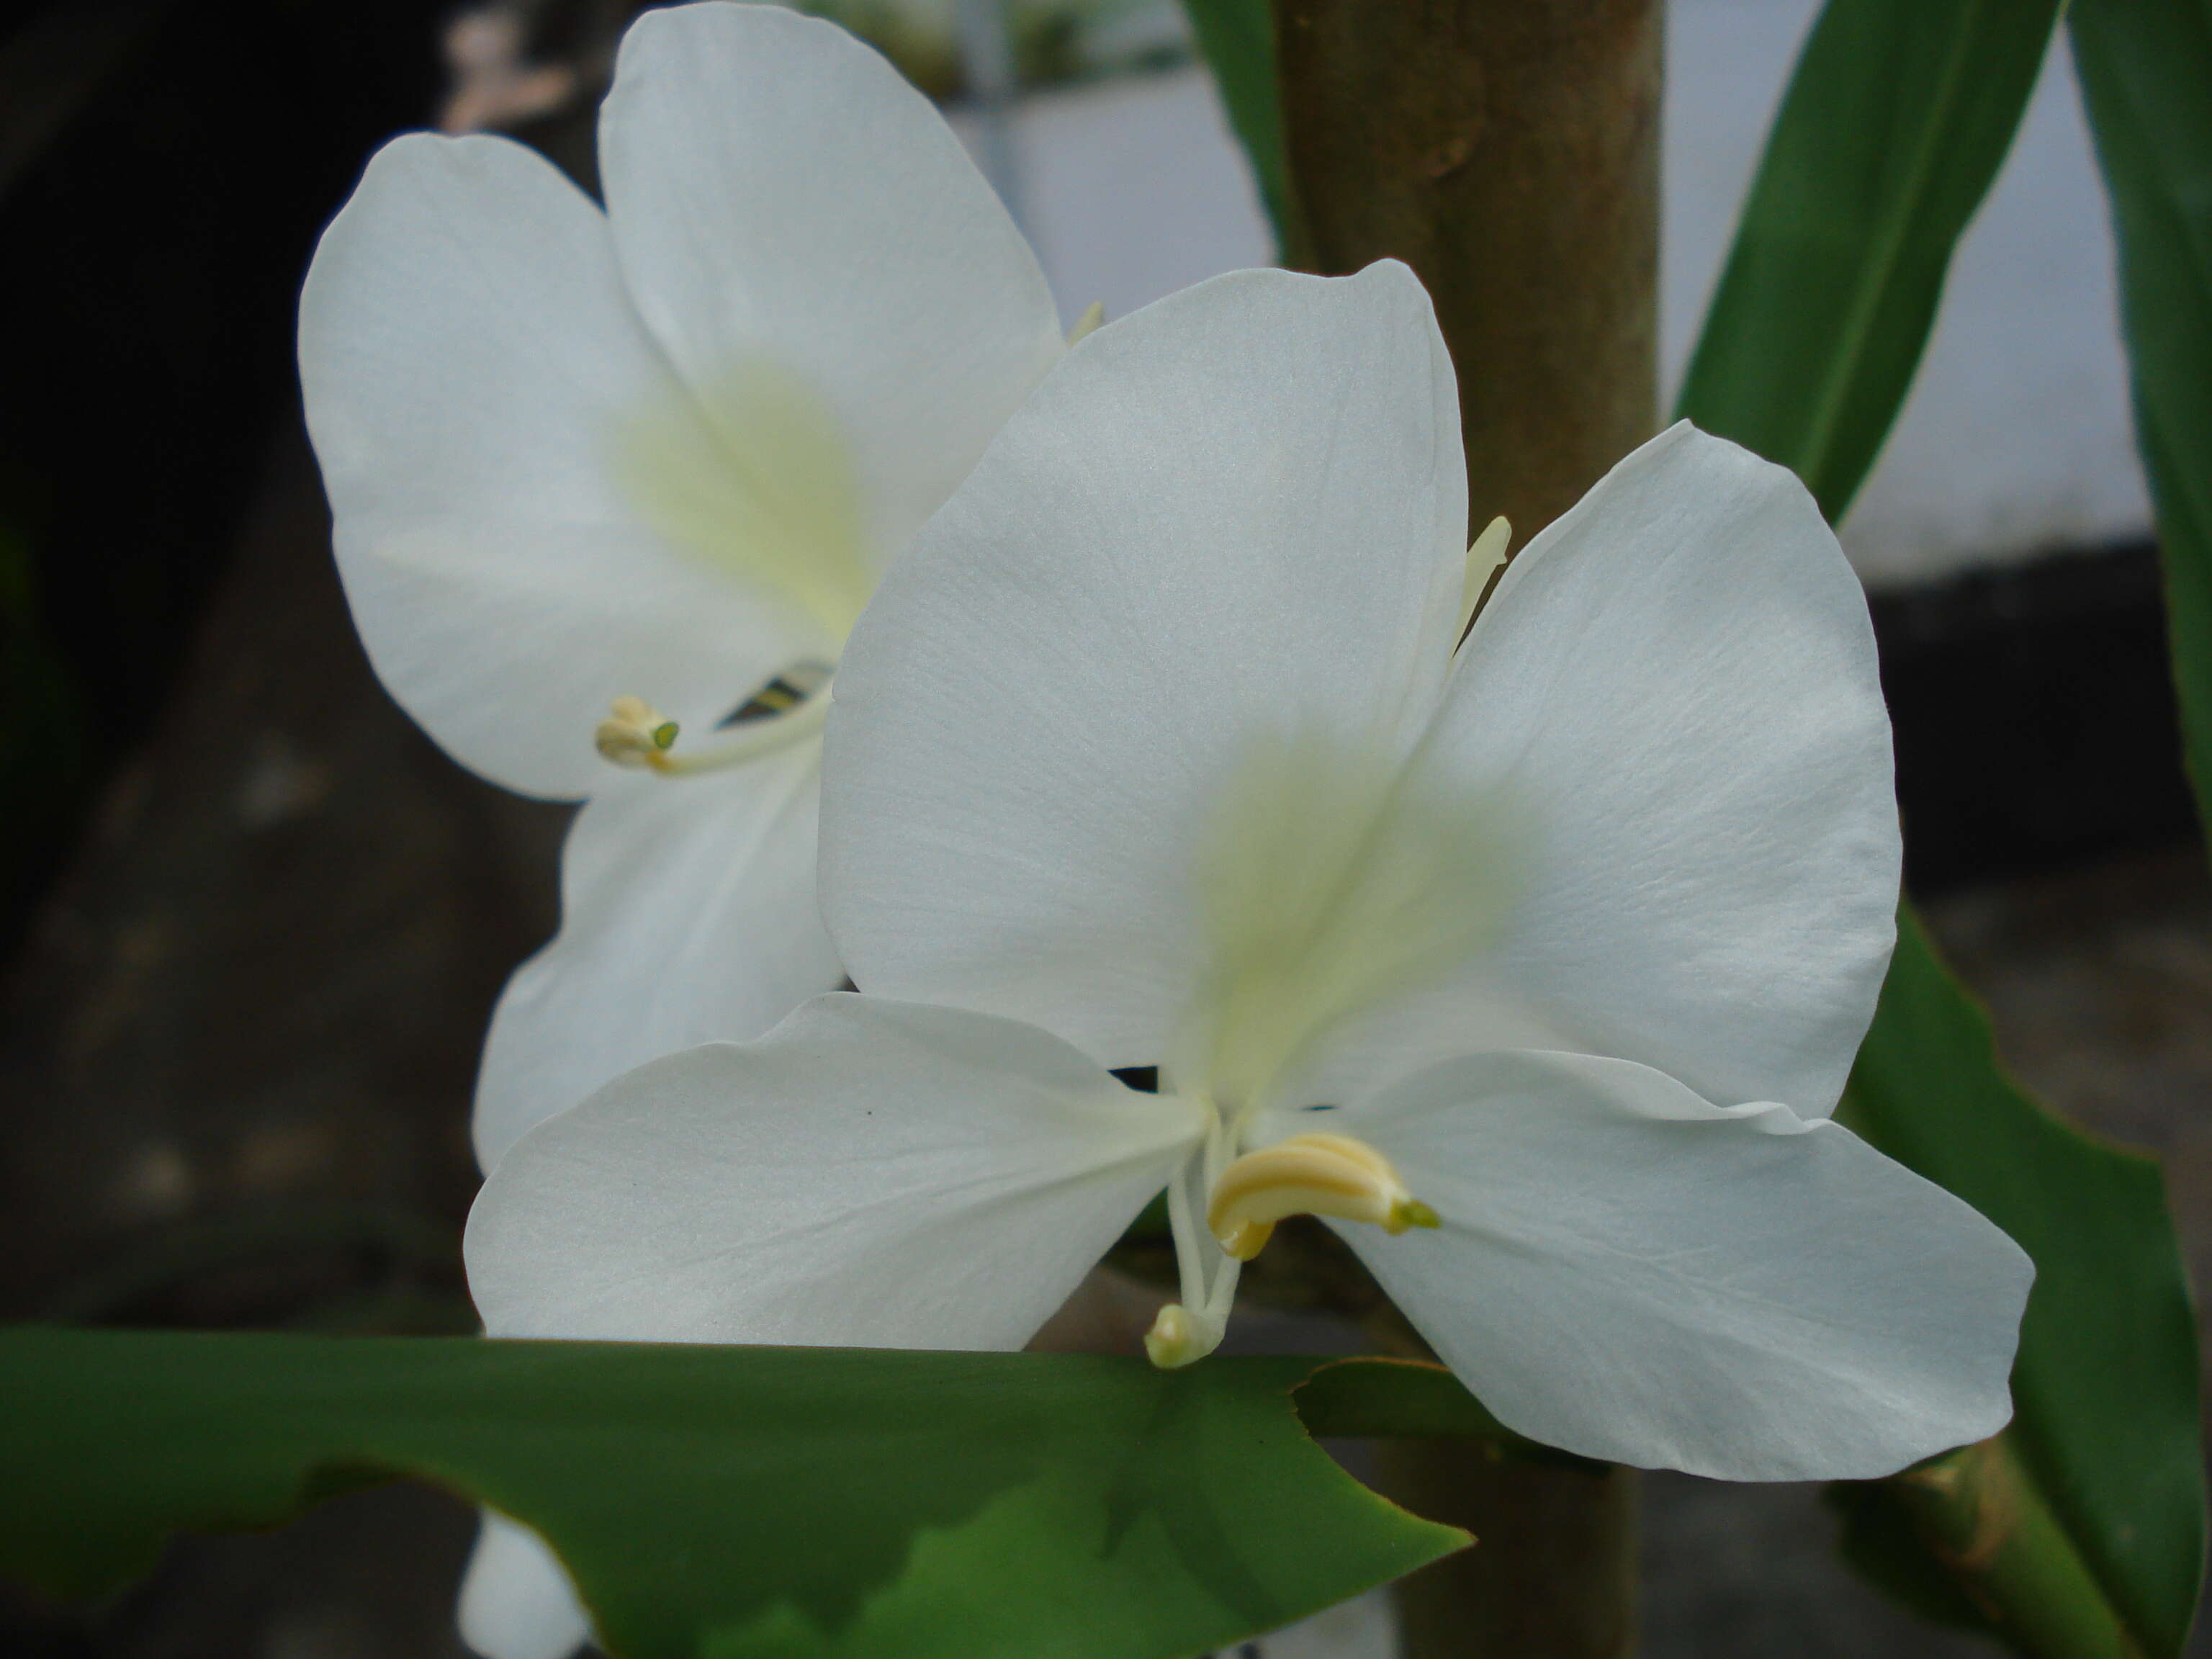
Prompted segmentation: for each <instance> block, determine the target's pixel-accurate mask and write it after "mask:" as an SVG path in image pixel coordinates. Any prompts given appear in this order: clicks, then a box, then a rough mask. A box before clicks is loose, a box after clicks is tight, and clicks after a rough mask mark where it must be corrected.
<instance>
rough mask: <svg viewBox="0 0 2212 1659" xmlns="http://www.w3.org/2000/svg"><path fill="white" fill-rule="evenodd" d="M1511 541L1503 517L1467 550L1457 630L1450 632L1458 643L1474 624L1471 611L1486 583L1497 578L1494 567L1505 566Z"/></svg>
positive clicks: (1486, 529) (1485, 528) (1496, 569)
mask: <svg viewBox="0 0 2212 1659" xmlns="http://www.w3.org/2000/svg"><path fill="white" fill-rule="evenodd" d="M1512 540H1513V526H1511V525H1510V524H1508V523H1506V522H1505V518H1504V514H1503V513H1501V514H1499V515H1498V517H1497V518H1494V519H1492V520H1491V521H1490V522H1489V523H1488V524H1487V525H1486V526H1484V527H1483V532H1482V534H1480V536H1477V537H1476V538H1474V544H1473V545H1472V546H1470V547H1469V548H1468V550H1467V575H1466V577H1465V578H1464V579H1463V580H1462V581H1461V583H1460V590H1459V626H1458V627H1457V628H1455V629H1453V630H1452V637H1453V638H1454V639H1455V640H1456V639H1458V638H1460V637H1461V636H1462V635H1464V634H1465V633H1466V632H1467V629H1468V623H1472V622H1473V621H1474V612H1475V607H1476V606H1477V605H1480V604H1481V603H1482V596H1483V593H1484V592H1485V591H1486V589H1487V588H1488V587H1489V586H1490V579H1491V578H1492V576H1494V575H1496V574H1498V566H1500V565H1501V564H1504V562H1505V550H1506V548H1507V547H1508V546H1510V544H1511V543H1512Z"/></svg>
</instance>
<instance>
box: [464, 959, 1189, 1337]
mask: <svg viewBox="0 0 2212 1659" xmlns="http://www.w3.org/2000/svg"><path fill="white" fill-rule="evenodd" d="M1200 1127H1201V1122H1200V1118H1199V1116H1198V1114H1197V1112H1196V1110H1195V1109H1194V1108H1193V1107H1192V1106H1190V1105H1189V1104H1188V1103H1185V1102H1182V1101H1178V1100H1175V1099H1173V1098H1171V1097H1162V1096H1158V1095H1148V1094H1139V1093H1137V1092H1135V1091H1132V1090H1128V1089H1125V1088H1123V1087H1122V1086H1121V1085H1120V1084H1119V1083H1117V1082H1116V1081H1115V1079H1113V1078H1111V1077H1109V1075H1107V1074H1106V1073H1103V1072H1102V1071H1100V1070H1099V1069H1098V1068H1097V1066H1093V1065H1092V1064H1091V1063H1090V1062H1089V1061H1088V1060H1085V1058H1084V1057H1083V1056H1082V1055H1080V1054H1078V1053H1076V1052H1075V1050H1073V1048H1068V1047H1067V1046H1066V1044H1065V1043H1062V1042H1060V1041H1059V1040H1057V1039H1056V1038H1054V1037H1051V1036H1047V1035H1046V1034H1044V1033H1043V1032H1042V1031H1037V1030H1032V1029H1030V1028H1029V1027H1026V1026H1022V1025H1017V1024H1014V1023H1012V1021H1008V1020H1000V1019H994V1018H989V1017H987V1016H985V1015H981V1014H969V1013H964V1012H957V1011H954V1010H951V1009H945V1008H927V1007H921V1006H915V1005H912V1004H901V1003H886V1002H881V1001H878V1000H873V999H870V998H864V997H856V996H852V995H849V994H833V995H830V996H826V997H820V998H817V999H816V1000H814V1001H812V1002H810V1003H808V1004H806V1005H805V1006H804V1007H802V1008H800V1009H799V1012H796V1013H794V1014H793V1016H792V1017H791V1018H789V1019H787V1020H786V1021H785V1022H784V1023H783V1024H781V1025H780V1026H778V1027H777V1028H776V1029H775V1030H774V1031H773V1032H771V1033H769V1036H766V1037H765V1038H763V1039H762V1040H761V1041H760V1042H757V1043H751V1044H748V1045H745V1046H743V1047H739V1046H737V1045H733V1044H714V1045H710V1046H708V1047H706V1048H692V1049H689V1050H686V1051H685V1052H684V1053H683V1054H671V1055H669V1056H668V1057H667V1058H665V1059H663V1060H656V1061H654V1062H653V1064H651V1065H649V1066H642V1067H641V1068H640V1069H638V1070H637V1071H635V1072H632V1073H629V1074H627V1075H626V1076H624V1077H622V1078H620V1079H617V1080H616V1081H615V1082H613V1083H611V1084H610V1085H608V1086H607V1087H606V1088H605V1090H603V1091H600V1093H599V1094H598V1095H596V1096H594V1097H592V1099H590V1100H588V1101H586V1103H584V1104H583V1105H581V1106H579V1107H577V1108H576V1109H574V1110H573V1111H570V1112H568V1113H565V1114H563V1115H561V1116H559V1117H556V1118H555V1119H553V1120H552V1121H550V1122H548V1123H545V1124H544V1125H542V1126H541V1127H538V1129H536V1130H534V1131H533V1132H532V1133H530V1134H528V1135H526V1136H525V1137H524V1138H523V1139H521V1140H520V1141H518V1142H517V1143H516V1144H515V1146H513V1149H512V1150H511V1151H509V1152H508V1153H507V1156H506V1158H503V1159H502V1160H501V1163H500V1164H499V1166H498V1167H497V1168H496V1169H495V1170H493V1172H492V1176H491V1179H490V1180H489V1182H487V1183H486V1184H485V1186H484V1188H483V1193H482V1194H479V1196H478V1197H477V1203H476V1208H475V1209H474V1210H473V1211H472V1212H471V1214H470V1216H469V1226H468V1237H467V1257H468V1268H469V1286H470V1289H471V1291H472V1292H473V1293H474V1294H475V1297H476V1299H477V1308H478V1309H479V1310H481V1311H482V1313H483V1316H484V1322H485V1325H486V1327H487V1328H489V1330H490V1332H491V1333H492V1334H493V1335H495V1336H552V1337H604V1338H617V1339H632V1340H646V1341H693V1342H755V1343H825V1344H850V1345H855V1346H871V1347H895V1348H904V1347H929V1348H951V1349H982V1348H1014V1347H1018V1346H1020V1345H1021V1344H1022V1343H1023V1342H1024V1341H1025V1340H1028V1338H1029V1336H1030V1334H1031V1333H1032V1332H1034V1331H1035V1330H1036V1328H1037V1327H1038V1326H1040V1325H1042V1323H1043V1322H1045V1320H1046V1319H1047V1318H1048V1317H1049V1316H1051V1314H1052V1313H1053V1311H1054V1310H1055V1309H1057V1308H1058V1307H1059V1306H1060V1304H1061V1303H1062V1302H1063V1301H1065V1300H1066V1297H1067V1296H1068V1293H1069V1292H1070V1291H1073V1289H1074V1288H1075V1285H1076V1284H1077V1282H1078V1281H1079V1279H1081V1278H1082V1277H1083V1275H1084V1273H1085V1272H1087V1271H1088V1270H1089V1269H1090V1268H1091V1266H1092V1265H1093V1264H1094V1263H1096V1262H1097V1260H1098V1257H1099V1255H1101V1254H1102V1253H1103V1251H1104V1250H1105V1249H1106V1247H1107V1246H1108V1245H1109V1244H1111V1243H1113V1242H1114V1240H1115V1238H1116V1237H1118V1236H1119V1235H1120V1233H1121V1230H1122V1229H1123V1228H1124V1227H1126V1226H1127V1225H1128V1223H1129V1221H1130V1219H1131V1218H1133V1216H1134V1215H1135V1214H1136V1212H1138V1210H1139V1209H1140V1208H1142V1207H1143V1206H1144V1204H1145V1202H1146V1200H1147V1199H1149V1198H1151V1197H1152V1194H1155V1193H1157V1192H1158V1191H1159V1190H1160V1189H1161V1188H1162V1187H1163V1186H1164V1184H1165V1183H1166V1182H1167V1180H1168V1177H1169V1176H1170V1174H1171V1173H1172V1172H1173V1170H1174V1169H1175V1168H1176V1164H1177V1163H1178V1162H1179V1161H1180V1160H1181V1159H1182V1158H1184V1157H1185V1156H1187V1155H1188V1152H1189V1149H1190V1147H1191V1146H1192V1144H1193V1142H1194V1140H1195V1139H1196V1137H1197V1135H1198V1133H1200Z"/></svg>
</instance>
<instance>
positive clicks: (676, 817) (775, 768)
mask: <svg viewBox="0 0 2212 1659" xmlns="http://www.w3.org/2000/svg"><path fill="white" fill-rule="evenodd" d="M821 757H822V751H821V749H820V746H819V745H818V744H811V743H810V744H797V745H794V746H793V748H791V749H788V750H783V751H781V753H777V754H773V755H769V756H765V757H762V758H761V759H759V760H757V761H753V762H750V763H747V764H745V765H743V766H737V767H732V768H731V769H729V770H728V771H726V772H710V773H705V774H702V775H697V776H694V777H685V778H676V779H664V778H655V777H649V776H648V777H637V776H629V777H625V778H624V779H623V783H624V784H625V785H627V786H628V787H619V788H617V789H615V790H614V791H612V792H611V793H607V794H604V795H600V796H598V797H596V798H594V799H592V801H591V802H590V803H589V804H588V805H586V806H585V808H584V810H583V811H581V812H580V813H579V814H578V815H577V817H576V822H575V823H574V824H573V825H572V826H571V827H570V829H569V831H568V845H567V847H566V848H564V849H563V850H562V864H561V875H562V882H561V884H562V923H561V932H560V934H559V936H558V937H557V938H556V939H554V941H553V942H552V943H551V944H550V945H547V946H546V947H545V948H544V950H543V951H539V952H538V954H537V955H536V956H534V957H532V958H531V959H530V960H529V961H528V962H526V963H524V964H523V965H522V966H521V968H520V969H517V970H516V972H515V975H514V977H513V979H511V980H509V981H507V989H506V991H505V993H504V994H502V995H501V998H500V1001H499V1007H498V1009H497V1011H496V1012H495V1013H494V1014H493V1016H492V1023H491V1033H490V1036H489V1037H488V1038H487V1039H486V1042H485V1044H484V1057H483V1069H482V1070H481V1072H480V1073H479V1074H478V1076H477V1101H476V1118H475V1124H474V1133H475V1138H476V1146H477V1161H478V1163H479V1164H481V1165H482V1166H483V1168H484V1169H486V1170H489V1169H491V1168H492V1167H493V1166H494V1165H495V1164H497V1163H498V1162H499V1160H500V1158H501V1156H502V1155H503V1154H504V1153H505V1152H506V1151H507V1148H508V1147H509V1146H513V1144H514V1142H515V1140H516V1139H518V1138H519V1137H520V1136H521V1135H522V1134H523V1133H525V1132H526V1130H529V1129H531V1128H533V1127H536V1126H537V1125H538V1124H539V1123H542V1122H544V1121H545V1120H546V1119H547V1118H549V1117H551V1116H552V1115H555V1114H556V1113H557V1112H562V1111H566V1110H567V1109H568V1108H569V1107H571V1106H574V1105H575V1104H576V1103H578V1102H579V1101H580V1100H582V1099H583V1098H584V1097H586V1095H589V1094H591V1093H592V1092H593V1091H596V1090H597V1089H598V1088H599V1086H600V1085H602V1084H605V1083H608V1082H611V1081H612V1080H613V1079H616V1078H617V1077H619V1076H621V1075H622V1074H623V1073H624V1072H627V1071H629V1070H630V1069H631V1068H632V1067H633V1066H642V1065H643V1064H644V1063H645V1062H646V1061H647V1060H652V1059H654V1058H656V1057H658V1056H659V1055H661V1054H672V1053H674V1052H675V1051H676V1050H677V1049H678V1048H690V1047H691V1046H693V1045H694V1044H696V1043H701V1042H745V1041H748V1040H749V1039H750V1038H753V1037H757V1036H762V1035H763V1033H765V1032H766V1031H767V1030H769V1028H770V1027H771V1026H773V1025H774V1024H775V1023H776V1022H777V1021H778V1020H780V1019H781V1018H783V1017H784V1016H785V1015H786V1014H787V1013H789V1012H791V1011H792V1010H793V1008H796V1007H797V1006H799V1004H800V1003H802V1002H804V1001H805V1000H806V999H807V998H809V997H811V996H815V995H817V994H820V993H821V992H823V991H834V990H836V988H837V987H838V986H839V985H840V984H841V983H842V981H843V980H844V977H845V970H844V969H843V968H842V966H841V965H840V964H839V963H838V961H837V953H836V949H835V948H834V947H833V946H832V945H830V943H829V934H828V933H827V932H826V931H824V929H823V926H822V915H821V911H820V909H819V908H817V905H816V903H815V898H814V842H815V816H816V812H817V807H818V805H819V801H820V787H821Z"/></svg>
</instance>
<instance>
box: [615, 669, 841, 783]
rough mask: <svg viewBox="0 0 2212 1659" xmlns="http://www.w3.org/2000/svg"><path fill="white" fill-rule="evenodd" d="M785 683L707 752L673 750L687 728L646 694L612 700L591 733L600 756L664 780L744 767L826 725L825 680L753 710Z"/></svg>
mask: <svg viewBox="0 0 2212 1659" xmlns="http://www.w3.org/2000/svg"><path fill="white" fill-rule="evenodd" d="M784 684H786V681H785V679H784V678H781V677H779V678H777V679H776V680H775V681H774V682H773V683H772V684H770V685H769V689H768V690H767V691H763V693H761V694H760V695H759V696H756V697H754V698H753V699H752V701H751V702H749V703H748V704H747V705H746V706H745V708H743V709H740V710H739V711H738V714H737V715H735V716H732V720H730V721H729V722H726V725H727V726H734V727H735V730H734V731H733V732H732V735H731V736H730V737H728V738H726V739H725V740H723V741H722V742H720V743H717V744H712V745H711V746H709V747H708V748H706V749H703V750H692V751H689V752H686V753H684V754H681V755H678V754H676V753H673V752H672V750H674V748H675V745H676V739H677V738H678V735H679V734H680V733H681V732H682V731H683V727H682V726H679V725H678V723H677V722H676V721H674V720H671V719H669V718H668V716H667V715H665V714H662V713H661V712H660V711H659V709H658V708H654V707H653V705H652V704H651V703H649V702H646V700H645V699H644V698H642V697H632V696H621V697H617V698H616V699H615V700H614V705H613V707H612V708H611V709H610V711H609V712H608V715H607V718H606V719H605V720H601V721H600V722H599V727H598V729H597V730H596V731H594V732H592V743H593V744H594V745H595V746H596V747H597V748H598V750H599V755H600V757H601V758H602V759H605V760H609V761H611V762H613V763H615V764H616V765H617V766H623V767H642V768H645V769H647V770H649V771H653V772H656V773H658V774H659V775H661V776H662V777H665V778H672V777H684V776H686V775H690V774H692V773H696V772H714V771H719V770H720V769H722V768H724V767H727V766H738V765H742V764H743V763H744V762H746V761H749V760H757V759H758V758H759V757H761V756H763V755H770V754H774V753H775V751H776V750H779V749H786V748H788V747H790V745H792V744H794V743H799V742H801V741H803V740H804V739H805V738H811V737H814V736H816V735H817V734H818V733H819V732H821V730H822V723H823V721H824V720H828V719H829V690H830V685H829V681H828V680H827V679H824V680H823V682H822V684H821V686H820V688H819V689H818V690H815V691H813V692H811V693H808V694H803V695H798V696H795V697H794V698H793V699H792V700H788V701H787V700H784V699H782V698H778V699H776V700H775V702H771V703H769V706H768V707H767V708H764V709H763V710H762V712H760V713H759V714H754V713H753V712H752V711H753V709H754V708H755V706H756V705H758V704H761V703H763V702H764V701H766V700H767V699H768V698H769V696H770V694H771V693H773V692H775V690H776V689H777V688H778V687H781V686H782V685H784Z"/></svg>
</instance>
